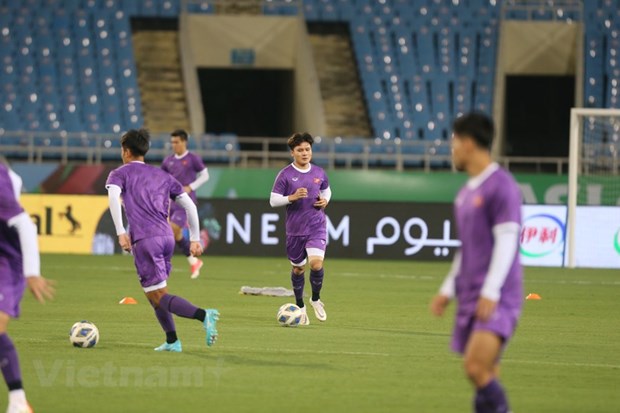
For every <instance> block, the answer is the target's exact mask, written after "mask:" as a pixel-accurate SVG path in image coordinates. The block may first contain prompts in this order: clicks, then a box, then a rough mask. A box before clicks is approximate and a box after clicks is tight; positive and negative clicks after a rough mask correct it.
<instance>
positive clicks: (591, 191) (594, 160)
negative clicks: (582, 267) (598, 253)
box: [565, 108, 620, 268]
mask: <svg viewBox="0 0 620 413" xmlns="http://www.w3.org/2000/svg"><path fill="white" fill-rule="evenodd" d="M570 119H571V120H570V144H569V163H568V202H567V203H568V216H567V222H566V226H567V240H566V242H567V244H566V261H565V262H566V266H567V267H569V268H575V267H576V266H577V265H578V264H579V263H578V262H577V225H578V224H577V219H578V210H577V207H578V206H580V205H588V206H618V205H620V109H586V108H573V109H571V116H570ZM616 242H617V241H616Z"/></svg>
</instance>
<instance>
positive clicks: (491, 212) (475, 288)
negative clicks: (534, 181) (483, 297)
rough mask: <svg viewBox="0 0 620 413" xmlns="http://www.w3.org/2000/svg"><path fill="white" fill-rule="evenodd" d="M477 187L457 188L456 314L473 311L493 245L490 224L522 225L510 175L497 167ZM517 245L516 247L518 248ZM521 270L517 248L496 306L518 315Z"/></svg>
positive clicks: (518, 204) (518, 191)
mask: <svg viewBox="0 0 620 413" xmlns="http://www.w3.org/2000/svg"><path fill="white" fill-rule="evenodd" d="M490 168H496V169H495V170H491V174H490V175H489V176H488V177H487V178H486V179H485V180H484V181H482V183H480V184H479V185H478V186H475V187H474V186H473V185H472V184H471V182H472V181H470V182H469V183H468V184H466V185H465V186H464V187H463V188H461V190H460V191H459V193H458V195H457V197H456V202H455V217H456V223H457V228H458V234H459V239H460V240H461V243H462V245H461V266H460V270H459V273H458V274H457V277H456V279H455V287H456V297H457V299H458V314H460V315H467V314H474V313H475V309H476V303H477V302H478V299H479V298H480V291H481V289H482V286H483V284H484V281H485V278H486V276H487V272H488V270H489V265H490V263H491V255H492V252H493V246H494V237H493V227H494V226H496V225H498V224H504V223H508V222H515V223H518V224H521V191H520V190H519V187H518V186H517V183H516V182H515V180H514V179H513V178H512V176H511V175H510V174H509V173H508V172H507V171H506V170H504V169H502V168H499V167H497V166H491V167H490ZM517 248H518V247H517ZM522 278H523V272H522V269H521V264H520V262H519V252H518V251H516V254H515V258H514V261H513V262H512V266H511V267H510V271H509V272H508V276H507V277H506V281H505V283H504V285H503V287H502V289H501V297H500V301H499V307H503V308H507V309H510V310H511V311H512V312H513V313H514V314H515V315H516V316H518V314H519V312H520V309H521V306H522V303H523V286H522Z"/></svg>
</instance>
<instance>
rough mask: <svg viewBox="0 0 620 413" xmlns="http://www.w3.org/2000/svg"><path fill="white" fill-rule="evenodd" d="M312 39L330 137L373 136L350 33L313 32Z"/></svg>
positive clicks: (311, 32)
mask: <svg viewBox="0 0 620 413" xmlns="http://www.w3.org/2000/svg"><path fill="white" fill-rule="evenodd" d="M309 38H310V43H311V45H312V50H313V54H314V62H315V66H316V68H317V72H318V76H319V81H320V85H321V96H322V99H323V109H324V112H325V117H326V119H325V120H326V123H327V125H326V127H327V129H326V130H327V135H328V136H371V135H372V130H371V129H370V122H369V120H368V116H367V114H366V106H365V104H364V95H363V93H362V90H361V84H360V81H359V78H358V76H357V73H358V71H357V65H356V62H355V55H354V52H353V50H352V47H351V43H350V39H349V35H348V33H346V31H345V32H338V33H326V32H320V33H313V30H312V29H311V30H310V36H309ZM352 74H353V76H352Z"/></svg>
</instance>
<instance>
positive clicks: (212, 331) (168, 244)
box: [133, 237, 219, 351]
mask: <svg viewBox="0 0 620 413" xmlns="http://www.w3.org/2000/svg"><path fill="white" fill-rule="evenodd" d="M174 244H175V243H174V239H173V238H171V237H153V238H146V239H143V240H140V241H138V242H136V243H134V245H133V254H134V261H135V264H136V269H137V271H138V275H139V277H140V283H141V284H142V288H143V290H144V293H145V294H146V296H147V298H148V300H149V302H150V303H151V305H152V306H153V307H154V308H155V310H156V315H157V319H158V321H159V322H160V325H161V326H162V328H163V329H164V331H166V341H168V337H169V336H170V338H171V339H172V338H174V336H175V335H176V332H175V334H174V335H173V334H172V333H173V332H174V330H172V331H171V328H174V322H173V321H171V320H172V316H171V314H176V315H178V316H180V317H185V318H193V319H196V320H199V321H200V322H202V323H203V325H204V326H205V329H206V330H207V345H209V346H211V345H213V343H214V342H215V340H216V339H217V329H216V328H215V324H216V322H217V319H218V315H219V313H218V312H217V310H204V309H201V308H200V309H199V308H198V307H196V306H194V305H193V304H191V303H190V302H188V301H187V300H185V299H183V298H181V297H177V296H174V295H171V294H168V290H167V279H168V275H169V274H170V270H171V269H172V265H171V259H172V254H173V252H174ZM166 313H168V314H166ZM164 347H167V346H165V345H164ZM179 347H180V345H179ZM179 351H180V349H179Z"/></svg>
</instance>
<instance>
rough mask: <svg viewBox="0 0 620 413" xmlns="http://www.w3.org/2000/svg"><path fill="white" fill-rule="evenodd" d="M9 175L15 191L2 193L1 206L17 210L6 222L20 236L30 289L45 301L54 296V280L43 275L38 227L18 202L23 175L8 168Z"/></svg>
mask: <svg viewBox="0 0 620 413" xmlns="http://www.w3.org/2000/svg"><path fill="white" fill-rule="evenodd" d="M8 175H9V180H10V181H11V184H12V187H13V192H12V193H11V192H8V191H4V192H2V193H0V207H2V209H5V210H12V211H16V212H17V214H16V215H14V216H12V217H7V218H8V220H7V221H6V222H7V225H8V226H10V227H12V228H14V229H15V231H16V232H17V236H18V238H19V246H20V249H21V253H22V269H23V275H24V276H25V277H26V283H27V284H28V289H29V290H30V292H32V295H34V297H35V298H36V299H37V300H38V301H39V302H42V303H43V302H45V300H50V299H52V298H53V297H54V282H53V281H51V280H48V279H46V278H44V277H42V276H41V258H40V255H39V240H38V238H37V227H36V226H35V225H34V224H33V223H32V220H31V219H30V216H29V215H28V214H27V213H26V212H25V211H24V209H23V208H22V207H21V206H20V205H19V202H18V199H19V194H20V192H21V186H22V180H21V177H20V176H19V175H17V174H16V173H15V172H13V171H12V170H11V169H8Z"/></svg>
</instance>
